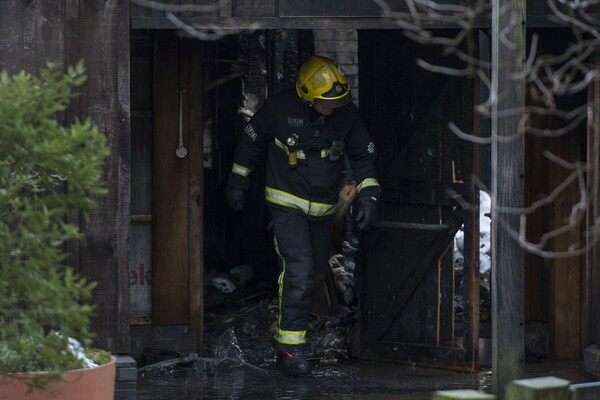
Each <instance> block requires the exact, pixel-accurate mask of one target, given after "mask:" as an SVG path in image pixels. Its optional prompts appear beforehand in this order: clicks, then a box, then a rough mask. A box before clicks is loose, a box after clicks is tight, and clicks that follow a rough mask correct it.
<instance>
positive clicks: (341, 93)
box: [315, 82, 351, 108]
mask: <svg viewBox="0 0 600 400" xmlns="http://www.w3.org/2000/svg"><path fill="white" fill-rule="evenodd" d="M315 98H316V99H321V100H325V101H327V102H328V103H331V104H335V107H336V108H337V107H341V106H344V105H346V104H348V103H349V102H350V100H351V96H350V86H349V85H347V84H341V83H339V82H335V83H334V84H333V86H332V88H331V89H329V91H327V92H326V93H323V94H322V95H321V96H315Z"/></svg>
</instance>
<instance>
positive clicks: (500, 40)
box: [491, 0, 525, 400]
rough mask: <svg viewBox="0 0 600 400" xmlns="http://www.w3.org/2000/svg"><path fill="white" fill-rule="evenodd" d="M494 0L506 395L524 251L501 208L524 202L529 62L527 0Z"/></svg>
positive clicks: (495, 273)
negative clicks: (524, 73) (525, 68)
mask: <svg viewBox="0 0 600 400" xmlns="http://www.w3.org/2000/svg"><path fill="white" fill-rule="evenodd" d="M492 3H493V5H492V88H491V96H492V98H493V99H494V100H495V101H494V102H493V105H492V148H491V150H492V160H491V161H492V231H491V236H492V237H491V240H492V371H493V388H494V393H495V394H496V395H497V397H498V398H499V399H500V400H504V399H505V397H504V390H505V387H506V385H507V384H508V382H510V381H511V380H513V379H515V378H519V377H520V376H521V363H522V362H523V359H524V321H523V320H524V295H523V277H524V272H523V269H524V268H523V267H524V265H523V260H524V253H523V249H522V248H521V247H520V246H519V243H518V241H517V240H516V239H514V237H513V236H511V234H510V231H513V232H518V229H519V216H518V215H514V214H509V213H505V212H502V209H503V208H505V207H509V208H517V209H518V208H522V207H523V203H524V190H523V179H524V176H523V171H524V166H523V165H524V163H523V159H524V140H523V136H522V135H517V133H518V131H519V124H520V122H521V121H520V119H521V117H522V115H523V112H522V111H523V108H524V105H525V91H524V82H523V81H522V80H516V79H515V78H514V74H515V73H516V72H520V71H521V69H522V65H523V62H524V55H525V44H524V40H525V1H524V0H495V1H493V2H492ZM514 21H516V22H514ZM507 44H510V47H508V46H507ZM507 111H510V113H507ZM509 137H510V138H512V139H511V140H505V139H507V138H509ZM503 139H504V140H503Z"/></svg>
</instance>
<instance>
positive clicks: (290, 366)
mask: <svg viewBox="0 0 600 400" xmlns="http://www.w3.org/2000/svg"><path fill="white" fill-rule="evenodd" d="M277 366H278V367H279V369H281V370H282V371H283V372H285V373H286V374H288V375H292V376H302V375H308V374H310V363H309V362H308V360H307V359H306V355H305V354H304V351H301V350H296V351H278V352H277Z"/></svg>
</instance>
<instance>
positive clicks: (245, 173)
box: [231, 163, 252, 176]
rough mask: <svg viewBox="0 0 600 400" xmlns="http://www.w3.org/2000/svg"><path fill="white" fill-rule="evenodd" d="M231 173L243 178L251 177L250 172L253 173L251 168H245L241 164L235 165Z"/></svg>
mask: <svg viewBox="0 0 600 400" xmlns="http://www.w3.org/2000/svg"><path fill="white" fill-rule="evenodd" d="M231 172H233V173H234V174H238V175H241V176H248V175H250V172H252V170H250V169H249V168H246V167H243V166H241V165H240V164H236V163H233V168H231Z"/></svg>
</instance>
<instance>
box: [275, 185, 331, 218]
mask: <svg viewBox="0 0 600 400" xmlns="http://www.w3.org/2000/svg"><path fill="white" fill-rule="evenodd" d="M265 199H266V200H267V202H269V203H272V204H276V205H279V206H283V207H288V208H294V209H297V210H301V211H302V212H303V213H304V214H306V215H310V216H313V217H325V216H328V215H333V214H335V206H336V205H335V204H325V203H317V202H314V201H308V200H306V199H303V198H301V197H298V196H294V195H293V194H290V193H287V192H284V191H283V190H277V189H273V188H271V187H268V186H267V187H266V188H265Z"/></svg>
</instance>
